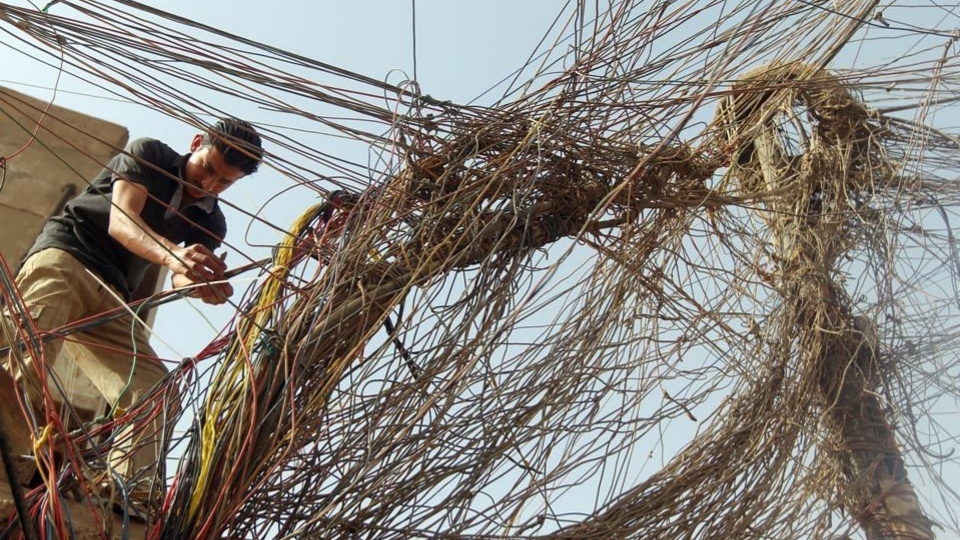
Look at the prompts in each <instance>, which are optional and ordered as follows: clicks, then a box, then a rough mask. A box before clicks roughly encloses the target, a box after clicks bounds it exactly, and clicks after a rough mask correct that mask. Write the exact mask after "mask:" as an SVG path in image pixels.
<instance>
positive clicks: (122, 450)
mask: <svg viewBox="0 0 960 540" xmlns="http://www.w3.org/2000/svg"><path fill="white" fill-rule="evenodd" d="M189 149H190V153H188V154H187V155H183V156H181V155H180V154H178V153H177V152H175V151H174V150H172V149H171V148H170V147H169V146H167V145H166V144H164V143H162V142H160V141H158V140H155V139H138V140H135V141H133V142H131V143H130V144H129V145H128V146H127V148H126V149H125V151H124V152H123V153H121V154H119V155H117V156H116V157H114V158H113V159H112V160H111V161H110V163H109V164H108V165H107V167H106V168H105V169H104V170H103V171H102V172H101V173H100V174H99V175H98V176H97V177H96V178H95V179H94V180H93V181H92V182H91V183H90V185H89V186H88V187H87V188H86V189H85V190H84V191H83V192H82V193H81V194H80V195H78V196H77V197H76V198H74V199H73V200H71V201H70V202H68V203H67V205H66V206H65V208H64V211H63V213H62V214H61V215H59V216H55V217H53V218H51V219H50V220H49V221H48V222H47V223H46V225H45V226H44V228H43V231H42V232H41V233H40V236H39V237H38V238H37V240H36V242H35V243H34V245H33V247H32V248H31V249H30V251H29V252H28V254H27V257H26V258H25V260H24V263H23V266H22V267H21V269H20V272H19V274H18V275H17V279H16V283H17V287H18V289H19V292H20V294H21V296H22V298H23V302H24V305H25V307H26V308H27V311H28V312H29V314H30V317H31V319H32V321H33V324H35V325H36V328H37V329H38V330H40V331H41V332H42V331H47V330H52V329H55V328H58V327H60V326H63V325H64V324H67V323H69V322H73V321H77V320H80V319H84V318H87V317H95V316H96V315H97V314H99V313H103V312H104V311H107V310H110V309H112V308H114V307H117V306H118V305H120V304H121V302H120V301H119V300H118V299H117V298H120V299H122V300H123V301H129V300H130V299H131V295H132V294H133V291H134V290H136V288H137V286H138V285H139V284H140V281H141V280H142V278H143V276H144V273H145V272H146V270H147V269H148V268H149V266H150V265H159V266H164V267H166V268H168V269H169V270H170V272H171V273H172V277H173V284H174V286H175V287H186V286H190V287H193V291H194V292H193V293H192V294H193V295H194V296H196V297H199V298H200V299H201V300H203V301H204V302H206V303H209V304H221V303H223V302H226V300H227V298H228V297H229V296H230V295H231V294H232V293H233V289H232V287H231V286H230V284H229V283H227V282H226V281H223V279H224V273H225V271H226V265H225V263H224V262H223V260H222V259H221V258H219V257H217V256H216V255H215V254H214V250H215V249H217V248H218V247H219V246H220V244H221V241H222V239H223V236H224V235H225V234H226V221H225V220H224V216H223V213H222V211H221V210H220V207H219V204H218V198H217V196H218V195H219V194H220V193H221V192H223V191H224V190H225V189H227V188H228V187H230V186H231V185H233V184H234V183H235V182H237V181H238V180H239V179H240V178H242V177H244V176H246V175H248V174H251V173H253V172H254V171H256V169H257V168H258V166H259V164H260V161H261V159H262V156H263V149H262V146H261V140H260V136H259V135H258V134H257V132H256V130H255V129H254V128H253V127H252V126H251V125H250V124H249V123H247V122H244V121H242V120H238V119H235V118H226V119H223V120H220V121H219V122H217V123H216V124H214V125H213V126H211V127H210V128H209V129H208V130H207V131H206V132H205V133H201V134H197V135H196V136H194V138H193V140H192V141H191V143H190V148H189ZM5 318H6V319H8V320H7V323H8V324H7V328H6V329H5V332H4V334H5V337H6V340H5V341H6V342H7V343H13V342H14V340H15V335H14V334H13V332H12V325H10V324H9V323H10V320H9V318H10V314H9V312H8V313H7V314H6V317H5ZM77 336H78V337H77V338H76V340H77V341H78V342H80V343H81V344H82V345H84V349H85V350H86V352H85V353H84V354H79V355H76V358H75V359H76V361H77V364H78V367H79V368H80V369H81V370H82V371H83V372H84V374H85V375H86V376H87V377H89V378H90V380H91V381H92V382H93V383H94V385H95V386H96V387H97V389H98V391H100V392H101V393H102V394H103V397H104V398H105V399H106V400H107V402H108V403H109V404H110V406H111V407H113V408H114V412H116V411H117V410H121V411H122V410H125V409H126V408H127V407H129V406H130V405H132V404H134V403H136V402H137V400H139V399H140V398H141V397H142V396H144V395H145V394H146V393H147V392H148V391H150V389H151V388H152V387H154V386H155V384H156V383H157V382H158V381H160V379H162V378H163V376H164V375H165V374H166V371H167V370H166V368H165V367H164V366H163V364H162V363H161V362H160V360H159V359H158V358H157V357H156V355H155V353H154V352H153V350H152V349H151V348H150V346H149V344H148V343H147V338H146V333H145V331H144V329H143V326H142V325H139V324H131V321H130V318H122V319H119V320H115V321H112V322H109V323H106V324H104V325H102V326H97V327H94V328H92V329H90V330H88V331H86V332H83V333H81V334H77ZM71 338H72V336H71ZM60 348H61V343H60V340H56V339H55V340H52V341H48V342H47V343H46V344H45V345H44V346H43V356H42V358H43V362H47V363H48V362H52V360H53V359H54V358H56V355H57V353H58V352H59V350H60ZM18 356H21V355H17V354H11V357H10V358H11V361H10V362H9V363H8V366H7V367H8V369H9V370H10V373H11V374H12V378H11V375H9V374H7V373H5V372H3V370H0V401H2V402H3V404H2V413H3V414H2V416H3V418H2V419H3V424H4V425H5V427H6V430H7V432H8V439H9V441H10V443H11V449H12V451H13V452H14V453H18V454H30V453H32V442H33V440H36V439H37V438H38V437H37V434H36V433H31V430H30V428H29V426H28V425H27V424H26V422H24V420H23V416H22V414H21V413H20V411H19V407H18V406H17V403H16V400H15V398H14V397H13V396H14V394H13V393H11V390H12V385H13V381H14V380H15V381H16V383H17V384H19V385H21V387H22V388H23V389H24V390H25V392H26V395H27V396H28V397H29V398H30V399H31V401H32V402H33V403H39V401H40V399H41V396H42V395H43V394H42V392H43V388H44V387H45V385H44V384H43V383H41V379H40V378H41V377H42V376H43V370H42V369H39V368H38V365H37V364H42V362H36V361H35V360H32V359H30V358H29V357H23V358H17V357H18ZM171 408H172V409H174V410H175V409H176V404H173V405H172V407H168V410H169V409H171ZM161 416H162V415H159V416H158V417H157V419H156V420H155V421H154V422H153V424H152V425H147V426H140V427H138V428H134V427H130V426H128V427H126V428H124V429H122V430H118V431H117V432H115V433H114V444H113V451H112V453H111V456H110V459H109V465H110V469H111V470H110V472H111V476H112V477H114V478H118V479H122V480H124V481H125V482H136V481H138V480H140V479H142V480H153V479H154V478H155V474H156V472H155V471H156V465H157V463H158V460H159V458H160V457H161V455H160V453H161V450H162V444H161V442H162V434H163V421H162V419H161ZM41 424H42V422H41ZM40 427H41V428H42V425H41V426H40Z"/></svg>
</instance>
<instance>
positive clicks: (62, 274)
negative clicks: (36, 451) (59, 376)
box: [0, 249, 89, 454]
mask: <svg viewBox="0 0 960 540" xmlns="http://www.w3.org/2000/svg"><path fill="white" fill-rule="evenodd" d="M78 272H83V273H86V269H85V268H84V267H83V265H82V264H80V262H79V261H77V260H76V259H74V258H73V257H72V256H70V255H69V254H67V253H66V252H63V251H60V250H55V249H47V250H43V251H41V252H39V253H36V254H34V255H33V256H31V257H30V258H29V259H27V260H26V261H25V262H24V264H23V267H22V268H21V269H20V272H19V273H18V274H17V280H16V282H17V287H18V289H19V291H20V295H21V298H22V299H23V303H24V305H25V306H26V308H27V310H28V312H29V314H30V317H31V319H32V321H31V322H30V323H28V324H33V325H34V326H35V327H36V328H37V330H38V331H40V332H41V333H42V332H44V331H47V330H51V329H54V328H58V327H60V326H63V325H64V324H66V323H67V322H70V321H72V320H75V319H78V318H80V317H81V316H82V315H83V313H84V306H83V304H82V302H81V301H80V298H81V296H82V295H83V291H78V289H80V288H82V287H81V285H80V284H78V283H77V282H76V277H75V276H76V274H77V273H78ZM88 295H89V294H88ZM12 317H13V315H12V314H11V313H10V310H9V309H5V310H4V313H3V316H2V322H3V328H2V329H0V332H2V334H3V338H4V339H2V340H0V342H3V343H4V344H5V345H6V344H10V345H14V346H16V342H17V340H18V336H17V334H16V330H15V328H14V325H13V320H12ZM60 347H61V342H60V340H58V339H55V340H51V341H47V342H46V343H45V344H43V346H42V349H43V357H44V358H47V359H50V360H51V361H52V359H53V358H55V357H56V355H57V354H59V351H60ZM2 364H3V368H4V369H3V370H0V371H3V373H2V374H0V392H2V394H0V396H2V397H0V401H2V406H0V414H2V415H3V421H4V425H5V427H6V428H7V432H8V436H9V439H10V443H11V450H12V451H13V452H14V453H17V454H30V453H32V451H33V444H32V439H33V436H34V432H33V429H32V427H31V426H30V425H29V424H28V422H27V419H26V418H25V417H24V415H23V411H22V410H21V408H20V404H19V403H18V401H17V398H16V394H15V385H16V384H19V385H20V387H21V388H23V389H24V391H25V392H26V395H27V398H28V399H30V400H31V401H33V402H34V403H38V404H39V403H42V401H43V395H44V394H45V392H46V389H47V386H46V384H44V383H43V382H41V381H42V380H45V379H46V377H45V374H44V371H43V369H42V368H40V366H37V365H36V364H35V363H34V360H33V358H32V357H30V356H29V355H22V354H19V353H17V352H13V351H11V353H10V354H9V355H8V356H7V358H4V359H3V362H2Z"/></svg>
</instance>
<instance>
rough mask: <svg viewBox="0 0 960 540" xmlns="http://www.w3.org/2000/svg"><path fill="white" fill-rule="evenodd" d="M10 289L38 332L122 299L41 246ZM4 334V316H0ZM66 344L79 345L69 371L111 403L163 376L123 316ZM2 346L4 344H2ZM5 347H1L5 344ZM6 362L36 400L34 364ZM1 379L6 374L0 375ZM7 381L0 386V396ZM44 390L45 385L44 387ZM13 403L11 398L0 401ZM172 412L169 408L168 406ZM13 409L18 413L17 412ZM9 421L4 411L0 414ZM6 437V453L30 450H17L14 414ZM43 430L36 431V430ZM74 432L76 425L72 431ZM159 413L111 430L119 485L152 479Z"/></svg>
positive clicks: (140, 334) (125, 400)
mask: <svg viewBox="0 0 960 540" xmlns="http://www.w3.org/2000/svg"><path fill="white" fill-rule="evenodd" d="M16 281H17V287H18V288H19V289H20V294H21V296H22V298H23V301H24V304H25V305H26V307H27V310H28V311H29V312H30V314H31V316H32V318H33V321H34V324H35V325H36V327H37V329H39V330H40V331H41V332H44V331H47V330H52V329H55V328H59V327H61V326H63V325H65V324H67V323H69V322H74V321H77V320H79V319H83V318H87V317H90V316H94V315H97V314H99V313H103V312H105V311H108V310H110V309H113V308H115V307H117V306H119V305H121V304H122V301H121V300H118V298H122V297H121V296H120V295H118V294H116V290H115V289H114V288H113V287H111V286H110V285H106V284H104V283H101V281H100V280H99V278H98V277H97V276H96V275H94V274H92V273H91V272H89V271H88V270H87V268H86V267H85V266H84V265H83V264H82V263H81V262H80V261H78V260H77V259H76V258H75V257H73V255H71V254H70V253H68V252H66V251H62V250H59V249H45V250H43V251H40V252H38V253H35V254H34V255H32V256H31V257H29V258H28V259H27V260H26V261H25V262H24V264H23V267H22V268H21V269H20V272H19V274H18V275H17V280H16ZM4 321H5V322H6V324H7V326H8V327H7V329H6V330H7V331H5V332H3V334H4V335H6V336H10V335H14V334H12V333H11V332H10V331H9V330H10V326H9V325H10V321H9V313H8V312H6V311H5V312H4ZM66 339H71V340H75V341H76V342H77V343H78V344H79V345H81V346H80V347H71V349H74V350H79V351H80V353H78V354H75V355H73V356H74V358H73V361H75V362H76V363H77V367H78V368H79V369H80V370H81V371H82V372H83V373H84V375H86V376H87V377H88V378H89V379H90V381H92V382H93V384H94V385H95V386H96V388H97V390H98V391H99V392H100V393H101V394H102V395H103V397H104V399H105V400H106V401H107V403H108V404H109V405H111V406H116V407H122V408H124V409H127V408H129V407H130V406H131V405H133V404H134V403H136V402H137V401H138V400H139V399H140V398H141V397H143V396H144V395H146V394H147V393H148V392H149V391H150V390H151V388H153V387H154V386H155V385H156V384H157V383H158V382H159V381H160V380H161V379H162V378H163V377H164V375H165V374H166V373H167V370H166V368H165V367H164V365H163V364H162V363H161V362H160V361H159V360H158V359H157V358H156V354H155V353H154V351H153V349H152V348H151V347H150V345H149V344H148V343H147V337H146V333H145V331H144V329H143V325H141V324H140V323H135V324H131V317H129V316H127V317H122V318H120V319H117V320H114V321H111V322H108V323H106V324H103V325H101V326H97V327H95V328H92V329H90V330H88V331H84V332H80V333H77V334H74V335H72V336H69V337H67V338H66ZM3 341H7V340H6V339H5V340H3ZM8 344H9V343H8ZM62 344H63V343H62V340H60V339H53V340H50V341H47V342H46V343H45V344H44V346H43V350H44V355H45V357H46V359H47V362H48V363H49V362H52V360H53V359H54V358H56V357H57V354H59V352H60V349H61V347H62ZM17 364H19V362H17V361H14V360H13V358H12V357H11V358H10V359H9V361H8V363H7V364H6V367H7V368H8V370H9V372H10V374H11V375H12V378H13V380H15V381H16V383H18V384H19V385H20V386H21V387H22V388H23V389H24V390H25V391H26V393H27V395H28V396H29V397H30V398H31V400H32V401H33V402H34V403H39V402H40V399H39V397H40V396H41V395H42V394H41V393H42V392H43V390H42V388H43V387H42V386H41V385H42V383H41V382H40V378H39V376H38V370H37V366H36V365H35V364H34V361H33V360H32V359H31V358H30V357H26V356H25V357H24V362H23V365H19V366H18V365H17ZM8 378H9V377H8ZM4 383H6V384H10V383H9V380H8V381H0V391H2V390H4V388H3V386H4V385H5V384H4ZM47 386H48V387H52V382H51V383H50V384H48V385H47ZM0 399H3V400H4V401H6V402H8V403H6V404H5V409H7V410H9V409H10V407H9V402H11V401H15V400H14V399H13V398H12V394H6V393H5V397H3V398H0ZM173 410H176V407H174V408H173ZM18 412H19V411H18ZM4 416H9V413H7V414H4ZM4 424H5V425H6V428H7V430H8V431H9V432H10V435H11V436H10V437H9V439H10V442H11V446H12V449H13V451H14V452H17V453H25V454H27V453H32V448H23V445H24V441H25V440H26V441H29V440H30V436H31V432H30V427H29V425H28V424H27V422H26V421H25V419H24V418H23V415H22V414H20V415H19V418H14V419H9V420H8V419H7V418H4ZM42 427H43V426H40V428H42ZM74 427H76V426H74ZM163 433H164V425H163V415H162V414H161V415H159V417H158V418H157V419H156V420H153V421H151V422H147V423H145V425H137V426H120V427H118V431H115V433H114V444H113V447H112V450H111V452H110V457H109V463H110V465H111V467H112V468H113V470H114V472H115V473H118V474H119V475H120V476H121V477H122V478H123V479H124V480H128V481H129V480H135V479H136V478H143V479H149V480H152V479H154V478H155V468H156V466H157V464H158V462H159V460H160V459H161V454H162V436H163Z"/></svg>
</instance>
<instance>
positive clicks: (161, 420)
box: [74, 318, 178, 482]
mask: <svg viewBox="0 0 960 540" xmlns="http://www.w3.org/2000/svg"><path fill="white" fill-rule="evenodd" d="M114 323H119V324H118V325H114V324H113V323H108V324H107V325H104V327H101V328H97V329H96V332H95V333H91V334H92V335H91V334H82V335H80V336H78V342H80V343H82V345H83V346H82V347H76V348H74V352H75V356H74V360H75V361H76V362H77V366H78V367H79V368H80V369H81V371H83V373H84V375H86V376H87V377H88V378H89V379H90V380H91V381H92V382H93V384H94V386H96V387H97V390H99V391H100V393H101V394H102V395H103V397H104V399H105V400H106V401H107V404H108V406H109V407H110V408H111V413H112V414H113V416H114V417H115V418H118V417H121V416H122V415H123V414H125V413H126V412H129V411H130V409H131V407H134V406H136V405H137V403H138V402H139V401H140V400H141V398H143V397H144V396H146V395H147V394H149V393H150V391H151V390H152V389H153V388H154V387H155V386H156V385H157V383H159V382H160V381H161V380H162V379H163V377H164V376H165V375H166V374H167V370H166V368H165V367H164V366H163V364H161V363H160V362H159V360H157V359H156V358H155V353H154V351H153V349H152V348H150V346H149V345H148V344H147V342H146V338H145V337H144V336H143V332H142V331H137V332H136V333H138V334H139V336H131V331H130V322H129V318H126V319H123V320H121V321H114ZM118 326H119V328H118ZM131 343H135V344H136V345H135V347H134V346H131ZM134 351H136V352H135V353H134ZM153 403H154V405H153V406H151V407H148V408H147V410H146V411H145V412H144V413H143V414H139V415H137V418H136V420H135V421H134V422H131V421H125V422H124V423H123V424H122V425H121V426H120V427H119V428H117V429H116V430H115V431H114V434H113V447H112V449H111V451H110V456H109V464H110V467H111V469H112V471H113V473H115V474H117V475H119V477H120V478H121V479H123V480H124V481H125V482H126V481H140V480H147V481H152V480H154V479H156V478H158V472H159V470H160V469H159V465H160V460H161V459H162V458H163V445H164V440H163V439H164V436H165V433H166V430H165V426H166V422H167V420H168V418H167V416H168V415H174V413H176V412H177V410H178V404H177V403H176V402H175V400H174V399H158V400H156V401H155V402H153Z"/></svg>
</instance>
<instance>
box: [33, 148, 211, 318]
mask: <svg viewBox="0 0 960 540" xmlns="http://www.w3.org/2000/svg"><path fill="white" fill-rule="evenodd" d="M187 157H188V156H181V155H180V154H178V153H176V152H175V151H174V150H173V149H171V148H170V147H169V146H167V145H166V144H164V143H162V142H160V141H158V140H156V139H137V140H135V141H132V142H131V143H130V144H129V145H127V148H126V149H125V151H124V152H123V153H121V154H118V155H117V156H114V158H113V159H111V160H110V162H109V163H108V164H107V167H106V168H105V169H103V170H102V171H101V172H100V174H98V175H97V177H96V178H95V179H94V180H93V182H91V183H90V185H89V186H87V188H86V189H85V190H83V192H81V193H80V194H79V195H77V196H76V197H75V198H74V199H72V200H71V201H70V202H68V203H67V204H66V206H65V207H64V209H63V213H62V214H61V215H59V216H55V217H52V218H50V219H49V220H48V221H47V223H46V225H44V227H43V231H41V233H40V236H38V237H37V240H36V242H35V243H34V244H33V247H32V248H30V251H29V252H28V254H27V257H29V256H30V255H32V254H34V253H36V252H38V251H40V250H41V249H46V248H51V247H52V248H59V249H63V250H65V251H68V252H70V253H72V254H73V255H74V256H75V257H76V258H77V259H79V260H80V261H81V262H82V263H83V264H84V265H86V266H87V268H90V269H91V270H93V271H95V272H96V273H97V274H99V275H100V276H101V277H102V278H103V279H104V280H106V281H107V282H109V283H111V284H113V285H114V286H115V287H117V289H118V290H119V291H120V292H121V293H122V294H124V295H125V296H126V298H127V299H128V300H129V299H130V295H131V294H132V292H133V291H134V290H135V289H136V288H137V285H139V283H140V280H141V279H143V275H144V272H145V271H146V269H147V268H148V267H149V266H150V264H152V263H150V262H148V261H147V260H145V259H142V258H140V257H138V256H136V255H134V254H133V253H131V252H130V251H128V250H127V249H126V248H124V247H123V246H122V245H120V243H118V242H117V241H116V240H114V239H113V238H111V237H110V234H109V233H108V232H107V231H108V227H109V223H110V208H111V203H110V201H111V196H112V194H113V182H114V181H115V180H117V179H121V178H122V179H124V180H127V181H129V182H134V183H137V184H140V185H142V186H143V187H145V188H146V189H147V192H148V195H147V201H146V204H145V205H144V208H143V211H142V212H141V213H140V216H141V217H142V218H143V220H144V222H146V224H147V225H149V226H150V227H151V228H152V229H153V230H154V231H156V232H157V233H158V234H160V235H161V236H163V237H165V238H167V239H168V240H170V241H171V242H173V243H175V244H180V243H183V244H184V245H191V244H202V245H203V246H206V247H207V248H208V249H211V250H214V249H216V248H218V247H220V243H221V242H222V240H223V237H224V235H225V234H226V232H227V224H226V220H225V219H224V217H223V212H222V211H221V210H220V206H219V205H218V204H217V199H216V198H214V197H207V198H205V199H202V200H201V201H199V202H197V203H194V204H191V205H189V206H187V207H184V208H182V209H180V210H179V211H177V210H176V205H177V204H178V203H179V199H180V197H181V196H182V194H183V188H182V183H181V182H180V181H179V180H178V179H179V178H181V165H182V164H183V163H184V162H185V161H186V159H187ZM171 204H173V208H171Z"/></svg>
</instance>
